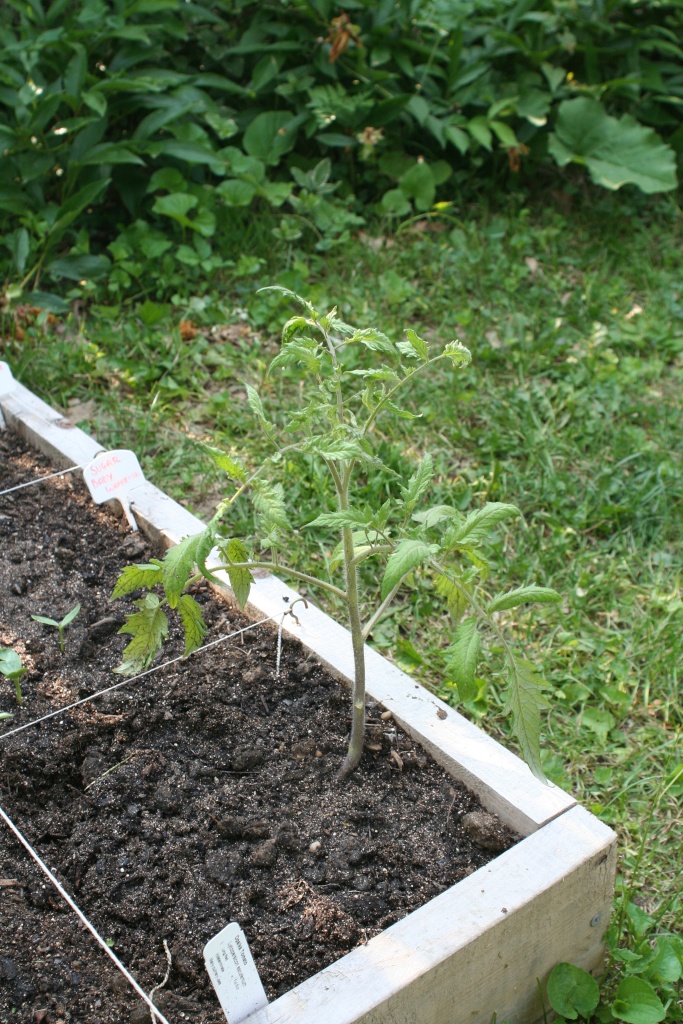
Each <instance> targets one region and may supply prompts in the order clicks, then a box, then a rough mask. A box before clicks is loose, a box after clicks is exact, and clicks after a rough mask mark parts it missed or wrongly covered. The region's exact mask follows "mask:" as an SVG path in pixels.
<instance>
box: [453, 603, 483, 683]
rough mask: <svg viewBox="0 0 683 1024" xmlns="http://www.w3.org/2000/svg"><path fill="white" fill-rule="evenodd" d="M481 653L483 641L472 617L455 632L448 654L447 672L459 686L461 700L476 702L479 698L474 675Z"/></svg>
mask: <svg viewBox="0 0 683 1024" xmlns="http://www.w3.org/2000/svg"><path fill="white" fill-rule="evenodd" d="M480 652H481V640H480V637H479V633H478V632H477V620H476V619H475V618H474V616H470V618H468V619H465V620H464V622H461V623H460V625H459V626H458V628H457V630H456V632H455V639H454V640H453V643H452V644H451V645H450V647H449V648H448V651H447V652H446V654H447V656H448V662H447V665H446V671H447V672H448V673H449V674H450V675H452V676H453V679H454V680H455V682H456V683H457V684H458V693H459V694H460V699H461V700H474V698H475V697H476V696H477V688H476V686H475V685H474V673H475V671H476V668H477V662H478V661H479V654H480Z"/></svg>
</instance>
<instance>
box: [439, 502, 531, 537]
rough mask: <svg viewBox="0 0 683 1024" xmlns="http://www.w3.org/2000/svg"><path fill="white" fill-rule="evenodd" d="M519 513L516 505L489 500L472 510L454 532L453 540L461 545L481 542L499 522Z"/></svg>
mask: <svg viewBox="0 0 683 1024" xmlns="http://www.w3.org/2000/svg"><path fill="white" fill-rule="evenodd" d="M519 515H520V511H519V509H518V508H517V506H516V505H505V504H504V503H503V502H500V501H488V502H487V503H486V504H485V505H484V507H483V508H480V509H477V510H476V511H475V512H470V514H469V515H468V516H467V518H466V519H465V522H464V523H463V525H462V526H461V527H460V529H459V530H457V531H456V533H455V534H454V537H453V540H454V542H455V543H457V544H460V545H468V544H479V543H480V542H481V541H482V540H483V539H484V537H485V536H486V535H487V533H489V532H490V531H491V530H492V529H493V527H494V526H497V525H498V523H502V522H503V521H504V520H505V519H510V518H511V517H512V516H519Z"/></svg>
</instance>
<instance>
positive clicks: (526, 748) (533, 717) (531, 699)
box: [505, 654, 549, 782]
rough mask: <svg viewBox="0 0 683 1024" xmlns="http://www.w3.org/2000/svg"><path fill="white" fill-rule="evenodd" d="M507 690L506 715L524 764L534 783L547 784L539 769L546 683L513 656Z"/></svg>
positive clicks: (510, 658)
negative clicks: (527, 766) (508, 717)
mask: <svg viewBox="0 0 683 1024" xmlns="http://www.w3.org/2000/svg"><path fill="white" fill-rule="evenodd" d="M507 663H508V669H509V690H508V693H507V697H506V700H505V712H506V714H512V725H513V728H514V731H515V736H516V737H517V739H518V740H519V745H520V746H521V748H522V753H523V754H524V760H525V761H526V763H527V764H528V765H529V767H530V768H531V770H532V772H533V773H534V775H535V776H536V778H537V779H540V781H541V782H547V781H548V780H547V779H546V777H545V774H544V772H543V768H542V767H541V748H540V735H541V711H542V710H543V708H547V707H548V706H549V705H548V702H547V700H546V699H545V697H544V696H543V690H544V689H545V687H546V683H545V682H544V680H543V679H542V678H541V676H540V675H539V674H538V672H537V671H536V669H535V668H534V666H533V665H532V664H531V662H529V661H526V660H525V659H524V658H518V657H516V656H515V655H514V654H510V655H508V657H507Z"/></svg>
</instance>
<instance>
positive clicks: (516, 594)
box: [486, 586, 561, 615]
mask: <svg viewBox="0 0 683 1024" xmlns="http://www.w3.org/2000/svg"><path fill="white" fill-rule="evenodd" d="M560 600H561V597H560V595H559V594H558V593H557V591H556V590H551V589H550V587H535V586H528V587H517V588H516V589H515V590H509V591H508V592H507V594H496V596H495V597H494V598H493V600H492V601H491V602H490V603H489V606H488V608H487V609H486V611H487V612H488V613H489V615H490V614H491V613H492V612H503V611H507V610H508V608H517V607H518V606H519V605H520V604H526V603H527V602H528V601H534V602H538V603H539V604H556V603H557V602H558V601H560Z"/></svg>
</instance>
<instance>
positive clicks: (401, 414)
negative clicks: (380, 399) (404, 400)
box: [384, 398, 422, 420]
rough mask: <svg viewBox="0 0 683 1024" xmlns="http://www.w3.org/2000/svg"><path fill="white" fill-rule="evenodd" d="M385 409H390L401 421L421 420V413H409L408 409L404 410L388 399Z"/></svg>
mask: <svg viewBox="0 0 683 1024" xmlns="http://www.w3.org/2000/svg"><path fill="white" fill-rule="evenodd" d="M384 408H385V409H390V410H391V411H392V412H393V414H394V416H398V418H399V419H400V420H421V419H422V413H421V412H409V411H408V409H402V408H401V406H400V405H396V403H395V402H392V401H391V399H390V398H387V399H386V400H385V402H384Z"/></svg>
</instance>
